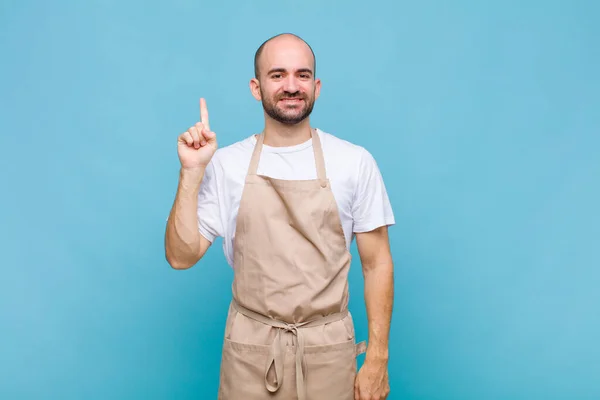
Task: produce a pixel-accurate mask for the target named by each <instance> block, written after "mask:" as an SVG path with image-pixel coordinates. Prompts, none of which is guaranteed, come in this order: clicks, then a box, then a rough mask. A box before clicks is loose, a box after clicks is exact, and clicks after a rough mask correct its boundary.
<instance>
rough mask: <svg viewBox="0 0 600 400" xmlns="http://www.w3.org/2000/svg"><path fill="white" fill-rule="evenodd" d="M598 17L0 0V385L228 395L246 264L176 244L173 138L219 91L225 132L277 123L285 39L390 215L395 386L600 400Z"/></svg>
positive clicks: (56, 393) (500, 6)
mask: <svg viewBox="0 0 600 400" xmlns="http://www.w3.org/2000/svg"><path fill="white" fill-rule="evenodd" d="M599 11H600V6H599V4H598V2H594V1H591V0H590V1H587V2H585V1H570V2H568V1H566V0H565V1H495V2H490V1H470V2H469V1H454V2H448V1H441V0H440V1H437V2H436V1H419V2H416V1H415V2H404V1H403V2H392V1H389V2H381V1H379V2H378V1H366V2H363V1H361V2H359V1H351V2H349V1H344V2H341V1H339V2H330V1H323V2H318V1H316V0H315V1H305V2H291V1H287V2H286V1H279V2H275V1H237V2H217V1H210V2H209V1H173V2H167V1H163V2H157V1H151V2H147V1H128V2H121V1H116V0H113V1H86V2H83V1H82V2H76V1H71V2H67V1H61V2H42V1H37V2H33V1H16V0H14V1H3V2H2V4H1V5H0V34H1V35H0V58H1V61H0V82H1V87H0V93H1V95H0V129H1V136H0V152H1V153H0V156H1V157H0V160H1V180H0V182H1V186H0V187H1V193H2V195H1V197H0V206H1V209H2V211H1V215H0V224H1V226H2V229H1V230H0V248H1V254H2V259H1V267H2V269H1V276H0V324H1V326H0V328H1V331H0V398H2V399H61V400H67V399H192V398H194V399H200V398H201V399H213V398H216V391H217V385H218V366H219V360H220V350H221V349H220V346H221V340H222V332H223V328H224V326H223V323H224V320H225V312H226V308H227V305H228V302H229V298H230V282H231V279H232V272H231V270H230V268H229V267H228V266H227V264H226V263H225V261H224V256H223V254H222V249H221V243H222V242H221V241H218V242H217V244H216V246H214V247H213V248H211V250H210V252H209V255H208V256H207V257H206V261H205V262H204V263H203V264H202V265H198V266H196V267H195V268H192V269H191V270H188V271H185V272H182V271H175V270H172V269H171V268H170V267H169V266H168V264H167V263H166V261H165V259H164V252H163V234H164V227H165V219H166V217H167V215H168V212H169V209H170V207H171V204H172V202H173V197H174V194H175V190H176V185H177V178H178V175H177V173H178V166H179V164H178V159H177V154H176V136H177V135H178V134H179V133H180V132H182V131H183V130H185V129H187V128H188V127H189V126H190V125H191V124H193V123H194V122H195V121H197V119H198V118H199V115H198V114H199V113H198V99H199V97H201V96H204V97H206V98H207V99H208V105H209V111H210V114H211V127H212V128H213V130H215V131H216V132H217V133H218V135H219V137H220V144H221V145H223V146H224V145H227V144H231V143H233V142H235V141H237V140H240V139H242V138H244V137H246V136H247V135H249V134H251V133H253V132H257V131H259V130H260V129H261V126H262V109H261V106H260V104H259V103H257V102H256V101H255V100H254V99H253V98H252V97H251V95H250V93H249V89H248V80H249V79H250V78H251V75H252V71H253V70H252V67H253V66H252V57H253V55H254V51H255V50H256V48H257V46H258V45H259V44H260V43H261V42H262V41H263V40H264V39H266V38H267V37H269V36H271V35H274V34H276V33H280V32H286V31H289V32H294V33H297V34H299V35H301V36H302V37H304V38H305V39H306V40H307V41H308V42H309V43H310V44H311V45H312V46H313V48H314V50H315V52H316V54H317V60H318V66H317V68H318V70H317V72H318V75H319V77H320V78H321V79H322V80H323V91H322V96H321V98H320V99H319V100H318V102H317V105H316V108H315V112H314V114H313V122H314V125H315V126H318V127H320V128H321V129H324V130H326V131H329V132H331V133H334V134H336V135H338V136H340V137H342V138H344V139H347V140H350V141H353V142H355V143H357V144H360V145H363V146H365V147H366V148H367V149H368V150H369V151H371V153H372V154H373V155H374V156H375V158H376V159H377V161H378V163H379V166H380V168H381V171H382V173H383V176H384V178H385V180H386V183H387V186H388V190H389V195H390V197H391V201H392V204H393V207H394V211H395V215H396V218H397V226H396V227H394V228H393V229H392V230H391V243H392V250H393V256H394V260H395V263H396V296H395V309H394V315H393V328H392V332H391V343H390V354H391V358H390V379H391V387H392V394H391V395H390V397H389V398H390V399H423V400H425V399H427V400H454V399H456V400H471V399H473V400H475V399H477V400H479V399H481V400H496V399H498V400H500V399H515V400H516V399H519V400H521V399H523V400H534V399H543V400H550V399H564V400H583V399H598V398H600V346H599V343H598V341H599V338H600V311H599V306H600V289H599V284H600V228H599V223H600V217H599V215H598V204H600V184H599V181H600V154H599V153H600V147H599V146H600V139H599V134H600V132H599V127H600V117H599V115H600V101H599V94H598V93H599V91H600V84H599V73H598V71H600V51H599V49H600V47H599V45H598V42H599V39H600V28H599V25H598V21H599V17H600V13H599ZM353 253H354V255H355V257H356V256H357V254H356V249H355V248H353ZM355 260H356V261H355V263H354V264H353V269H352V273H351V291H352V302H351V310H352V312H353V313H354V316H355V319H356V324H357V332H358V336H359V338H360V339H364V338H366V335H367V325H366V313H365V308H364V302H363V297H362V296H363V289H362V284H363V281H362V275H361V270H360V263H359V261H358V258H355ZM359 361H360V362H361V363H362V361H363V358H362V356H361V358H360V359H359Z"/></svg>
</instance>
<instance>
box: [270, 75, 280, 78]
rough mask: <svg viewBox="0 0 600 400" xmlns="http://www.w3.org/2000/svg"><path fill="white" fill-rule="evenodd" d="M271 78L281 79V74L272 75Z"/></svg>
mask: <svg viewBox="0 0 600 400" xmlns="http://www.w3.org/2000/svg"><path fill="white" fill-rule="evenodd" d="M271 78H273V79H279V78H281V74H273V75H271Z"/></svg>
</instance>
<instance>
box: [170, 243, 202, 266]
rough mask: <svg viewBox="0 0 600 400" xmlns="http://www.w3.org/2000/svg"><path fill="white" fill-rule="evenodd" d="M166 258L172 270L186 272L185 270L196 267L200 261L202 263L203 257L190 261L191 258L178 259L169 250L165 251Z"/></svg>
mask: <svg viewBox="0 0 600 400" xmlns="http://www.w3.org/2000/svg"><path fill="white" fill-rule="evenodd" d="M165 258H166V260H167V263H168V264H169V265H170V266H171V268H173V269H176V270H185V269H190V268H192V267H193V266H194V265H196V263H197V262H198V261H200V258H202V257H194V258H193V259H190V258H188V259H185V258H181V257H176V256H175V255H173V254H172V252H170V251H169V249H168V248H167V249H166V251H165Z"/></svg>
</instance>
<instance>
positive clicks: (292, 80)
mask: <svg viewBox="0 0 600 400" xmlns="http://www.w3.org/2000/svg"><path fill="white" fill-rule="evenodd" d="M299 88H300V86H299V85H298V81H297V80H296V77H295V76H294V75H293V74H290V75H289V76H288V77H287V78H286V79H285V82H284V84H283V90H285V91H286V92H289V93H296V92H297V91H298V89H299Z"/></svg>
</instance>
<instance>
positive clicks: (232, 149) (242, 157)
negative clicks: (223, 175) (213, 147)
mask: <svg viewBox="0 0 600 400" xmlns="http://www.w3.org/2000/svg"><path fill="white" fill-rule="evenodd" d="M255 142H256V139H255V138H254V135H250V136H247V137H245V138H244V139H242V140H239V141H237V142H234V143H231V144H229V145H226V146H223V147H219V148H218V149H217V151H216V152H215V154H214V155H213V158H212V159H211V161H210V164H211V167H212V168H214V169H215V170H216V171H218V172H221V171H225V170H230V169H232V168H235V166H236V165H238V164H239V165H240V166H247V165H246V164H247V160H249V158H250V157H251V155H252V151H253V149H254V143H255Z"/></svg>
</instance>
